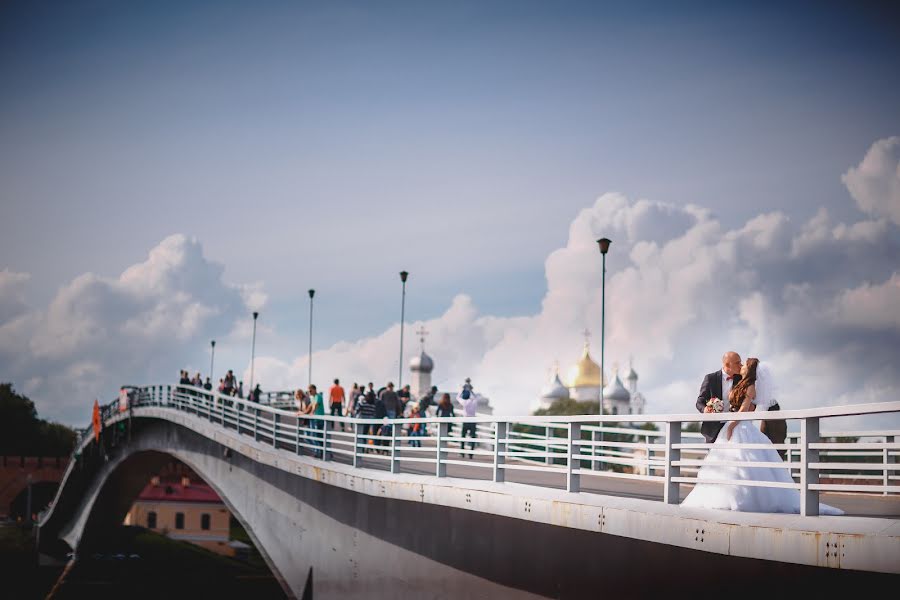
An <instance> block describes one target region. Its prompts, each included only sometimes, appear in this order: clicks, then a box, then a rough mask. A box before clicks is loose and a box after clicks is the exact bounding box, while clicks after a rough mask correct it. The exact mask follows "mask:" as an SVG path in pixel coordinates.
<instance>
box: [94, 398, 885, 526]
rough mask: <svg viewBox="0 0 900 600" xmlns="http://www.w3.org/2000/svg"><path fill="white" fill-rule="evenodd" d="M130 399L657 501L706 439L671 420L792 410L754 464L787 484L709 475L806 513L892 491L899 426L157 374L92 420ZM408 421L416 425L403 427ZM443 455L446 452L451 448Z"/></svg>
mask: <svg viewBox="0 0 900 600" xmlns="http://www.w3.org/2000/svg"><path fill="white" fill-rule="evenodd" d="M142 406H159V407H166V408H171V409H173V410H177V411H182V412H187V413H190V414H193V415H196V416H198V417H200V418H203V419H206V420H208V421H210V422H213V423H218V424H220V425H221V426H222V427H225V428H228V429H232V430H235V431H237V432H238V433H240V434H244V435H248V436H251V437H252V438H253V439H254V440H256V441H259V442H262V443H265V444H269V445H272V446H274V447H276V448H279V449H283V450H287V451H291V452H294V453H296V454H311V455H313V456H315V457H318V458H321V459H322V460H326V461H329V460H339V461H341V462H345V463H347V464H352V465H353V466H354V467H361V466H363V463H365V466H367V467H378V465H379V464H380V465H382V468H386V469H387V470H389V471H390V472H392V473H397V472H399V471H400V468H401V464H407V465H409V464H413V463H420V464H424V465H428V467H426V468H427V469H428V470H429V472H432V473H434V475H435V476H436V477H446V476H447V467H448V465H465V466H469V467H473V468H474V469H476V470H477V471H478V472H480V473H482V476H481V477H480V478H482V479H487V478H489V479H492V480H493V481H496V482H502V481H504V480H505V478H506V474H507V473H509V472H513V471H533V472H540V473H547V474H550V475H546V476H544V479H543V480H541V481H542V483H538V484H537V485H552V484H553V482H552V481H549V482H548V481H547V479H546V478H548V477H549V478H551V479H552V478H554V477H555V478H557V481H562V479H563V478H564V480H565V487H566V490H568V491H569V492H579V491H581V488H582V482H583V481H593V482H595V483H596V481H597V480H601V479H604V478H605V479H607V480H608V479H613V478H619V479H623V480H632V481H651V482H657V483H660V484H661V485H662V490H663V499H664V501H665V502H667V503H669V504H678V503H679V502H680V490H679V487H680V485H681V484H691V483H694V482H695V477H694V475H695V474H696V471H697V469H698V467H699V465H700V463H701V462H702V459H703V457H704V456H705V454H706V452H707V451H708V449H709V445H708V444H706V443H705V442H704V441H703V438H702V436H700V434H698V433H689V432H685V431H682V428H683V426H685V425H687V424H690V423H700V422H703V421H710V420H712V421H722V420H726V421H730V420H768V419H787V420H797V421H799V422H800V433H799V434H791V435H789V436H788V439H787V440H786V441H785V443H784V444H776V445H774V448H775V449H776V450H780V451H784V452H785V455H786V460H785V461H784V462H782V463H766V464H765V466H773V467H775V466H777V467H782V468H784V469H787V470H788V472H790V473H791V475H792V476H793V478H794V483H793V484H786V483H775V482H756V481H747V480H741V481H730V480H729V481H722V482H718V483H721V484H723V485H756V486H767V487H788V488H792V489H796V490H798V491H799V492H800V495H801V502H800V506H801V514H803V515H816V514H818V509H819V493H820V492H855V493H877V494H889V493H898V492H900V483H898V481H900V473H898V471H900V461H898V460H897V458H898V456H900V442H898V439H897V436H898V435H900V430H877V431H874V430H873V431H843V432H841V431H835V432H823V431H822V430H821V428H820V423H821V421H822V420H823V419H828V418H836V417H847V416H855V415H874V414H890V413H898V412H900V402H883V403H876V404H858V405H852V406H838V407H828V408H816V409H805V410H783V411H777V412H768V411H767V412H760V413H727V414H701V413H697V414H690V415H604V416H599V415H579V416H568V417H559V416H545V417H530V416H523V417H511V416H491V417H474V418H466V417H455V418H437V417H431V418H419V419H378V420H376V419H356V418H351V417H331V416H315V415H298V414H297V413H296V412H295V411H290V410H282V409H278V408H273V407H271V406H267V405H265V404H257V403H254V402H251V401H249V400H244V399H239V398H235V397H232V396H224V395H222V394H219V393H216V392H208V391H206V390H203V389H201V388H195V387H193V386H183V385H158V386H148V387H143V388H136V389H135V390H134V393H133V394H132V395H131V400H130V405H129V406H128V408H125V406H124V405H122V404H120V401H118V400H117V401H115V402H114V403H112V404H110V405H107V406H104V407H103V413H102V415H103V419H104V420H105V419H107V418H109V417H111V416H113V415H114V414H116V413H119V412H120V411H121V410H128V409H130V408H136V407H142ZM623 418H625V419H628V420H629V421H631V422H632V423H634V422H638V423H643V424H644V427H642V428H637V427H633V426H632V427H621V426H619V425H618V423H619V422H620V421H621V420H622V419H623ZM465 423H471V424H474V426H475V430H476V435H477V437H476V438H475V439H473V438H472V437H462V433H463V432H462V431H461V430H462V428H463V424H465ZM414 425H418V426H419V427H418V430H419V431H413V430H414V429H415V427H413V426H414ZM469 427H470V428H471V425H470V426H469ZM87 431H89V430H86V432H85V433H87ZM469 433H471V432H469ZM473 445H474V446H475V447H474V448H473V447H472V446H473ZM463 446H467V447H463ZM733 447H734V448H740V449H746V448H754V447H759V445H754V444H734V445H733ZM453 454H457V455H458V458H452V455H453ZM465 456H469V457H470V458H469V459H468V460H467V459H465V458H464V457H465ZM734 464H735V465H736V466H747V467H751V466H760V463H746V462H744V463H741V462H735V463H734ZM420 468H421V467H420ZM454 476H456V474H454ZM461 476H463V477H465V476H468V475H465V474H463V475H461ZM601 483H602V482H601ZM585 487H589V486H585Z"/></svg>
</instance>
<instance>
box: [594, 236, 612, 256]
mask: <svg viewBox="0 0 900 600" xmlns="http://www.w3.org/2000/svg"><path fill="white" fill-rule="evenodd" d="M611 243H612V240H610V239H608V238H600V239H599V240H597V245H598V246H600V254H606V253H607V252H609V245H610V244H611Z"/></svg>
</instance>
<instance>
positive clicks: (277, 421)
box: [272, 413, 281, 450]
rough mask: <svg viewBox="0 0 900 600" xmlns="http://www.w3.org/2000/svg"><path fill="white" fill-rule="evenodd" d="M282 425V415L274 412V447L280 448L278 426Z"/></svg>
mask: <svg viewBox="0 0 900 600" xmlns="http://www.w3.org/2000/svg"><path fill="white" fill-rule="evenodd" d="M279 425H281V415H279V414H278V413H273V414H272V447H273V448H275V449H276V450H277V449H278V426H279Z"/></svg>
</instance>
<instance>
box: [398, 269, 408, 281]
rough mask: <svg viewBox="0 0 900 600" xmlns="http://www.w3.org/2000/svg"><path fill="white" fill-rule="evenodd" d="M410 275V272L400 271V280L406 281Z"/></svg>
mask: <svg viewBox="0 0 900 600" xmlns="http://www.w3.org/2000/svg"><path fill="white" fill-rule="evenodd" d="M407 277H409V273H407V272H406V271H400V281H402V282H403V283H406V278H407Z"/></svg>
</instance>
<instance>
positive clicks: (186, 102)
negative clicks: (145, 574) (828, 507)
mask: <svg viewBox="0 0 900 600" xmlns="http://www.w3.org/2000/svg"><path fill="white" fill-rule="evenodd" d="M897 17H898V14H897V10H896V9H892V8H890V7H889V5H888V4H887V3H885V4H879V3H856V4H854V5H852V6H849V5H840V4H836V3H821V2H815V3H812V2H810V3H782V4H779V5H777V6H776V5H772V6H768V7H762V8H760V7H758V6H755V5H754V4H750V3H748V4H745V5H740V4H735V3H721V4H718V5H713V6H710V5H708V3H678V4H677V5H676V4H673V3H649V2H641V3H627V4H618V3H617V4H614V5H611V4H606V3H594V2H587V3H575V2H561V3H546V2H472V3H466V2H454V3H413V2H410V3H399V2H397V3H378V5H377V6H376V5H373V4H371V3H363V2H322V3H297V2H270V3H265V4H264V5H263V4H262V3H250V2H215V3H205V2H171V3H167V2H128V3H123V2H101V1H97V2H68V3H65V4H64V5H58V4H54V3H39V2H7V3H4V5H3V7H2V8H0V80H2V81H3V82H4V88H5V89H6V90H7V93H4V94H2V95H0V202H2V207H3V213H4V218H3V219H2V222H0V257H2V262H0V269H3V268H6V269H9V270H11V271H14V272H18V273H27V274H29V276H30V278H29V279H28V281H27V284H25V292H24V293H25V296H26V302H27V304H28V305H29V306H31V307H33V308H34V309H35V310H42V307H47V306H48V305H49V304H50V303H51V301H52V300H53V299H54V297H56V296H57V294H58V292H59V290H60V288H61V287H63V286H66V285H68V284H69V283H70V282H71V281H72V280H73V279H74V278H76V277H78V276H79V275H81V274H83V273H86V272H91V273H95V274H97V275H98V276H102V277H110V278H115V277H118V276H119V274H120V273H122V272H123V271H124V270H125V269H127V268H128V267H129V266H131V265H135V264H138V263H140V262H141V261H143V260H146V257H147V253H148V252H149V251H150V249H152V248H154V247H156V246H157V245H158V244H159V243H160V242H161V240H163V239H165V238H167V237H168V236H170V235H172V234H185V235H186V236H188V237H189V238H196V239H197V240H199V242H200V244H201V245H202V248H203V252H204V254H205V256H207V257H208V258H209V259H210V260H212V261H214V262H217V263H220V264H221V265H224V275H223V278H224V281H226V282H229V283H233V284H248V283H258V284H260V285H261V287H262V289H264V291H265V294H266V296H267V297H268V301H267V303H266V304H265V306H264V308H263V314H264V318H265V320H266V323H267V324H268V326H269V327H271V328H272V332H273V334H274V333H276V332H277V334H278V336H277V342H275V341H274V338H275V336H274V335H273V336H272V338H273V345H272V347H271V351H272V353H273V354H275V355H278V356H281V357H282V359H284V360H289V359H291V358H292V357H293V356H294V355H295V354H297V353H298V352H300V351H301V350H302V349H304V348H305V339H306V338H305V335H306V302H307V299H306V290H307V289H308V288H310V287H314V288H316V289H317V290H319V295H318V297H317V300H318V301H319V303H318V304H317V311H318V312H317V315H318V318H317V326H316V334H317V335H316V338H315V346H316V348H318V349H325V348H328V347H330V346H331V345H333V344H334V343H336V342H339V341H341V340H357V339H361V338H364V337H367V336H377V335H379V334H380V333H381V332H383V331H384V330H385V329H387V328H389V327H390V326H391V325H392V324H393V323H395V322H396V321H397V319H398V316H399V315H398V314H397V313H398V307H397V304H398V302H397V301H398V295H399V281H398V279H397V272H398V271H399V270H401V269H407V270H409V271H410V272H411V273H412V275H411V278H410V287H409V297H408V304H407V307H408V312H407V315H408V316H410V318H412V319H432V318H437V317H439V316H440V315H441V314H443V313H444V311H446V310H447V308H448V306H449V305H450V303H451V300H452V298H453V297H454V296H456V295H457V294H459V293H464V294H467V295H468V296H470V297H471V299H472V300H473V302H474V303H475V305H477V307H478V309H479V310H480V311H481V312H482V313H483V314H486V315H496V316H502V317H511V316H525V315H532V314H535V313H536V312H538V311H539V310H541V305H542V301H543V300H544V298H545V294H546V292H547V281H546V272H545V264H544V263H545V260H546V259H547V257H548V255H550V254H551V253H552V252H553V251H554V250H555V249H557V248H560V247H562V246H565V245H566V243H567V240H568V239H569V238H568V234H569V227H570V225H571V224H572V222H573V220H574V219H575V218H576V217H577V215H579V212H580V211H581V210H582V209H584V208H586V207H590V206H592V205H593V204H594V201H595V200H596V199H597V198H598V197H599V196H601V195H602V194H604V193H606V192H610V191H617V192H621V193H623V194H625V195H627V196H628V197H629V198H631V199H639V198H648V199H650V200H652V201H654V202H662V203H667V204H670V205H672V206H676V207H684V206H687V205H689V204H695V205H699V206H702V207H705V208H707V209H708V210H710V211H711V212H712V214H714V215H715V216H716V217H717V219H718V220H719V222H720V223H721V224H722V226H723V227H725V228H739V227H741V226H742V225H743V224H744V223H745V222H747V221H749V220H750V219H752V218H754V217H755V216H756V215H759V214H762V213H766V212H770V211H775V210H779V211H782V212H783V213H784V214H786V215H787V216H788V217H790V218H793V219H794V220H795V221H797V222H802V221H804V220H806V219H808V218H810V217H811V216H812V215H813V214H815V213H816V211H817V210H818V209H819V208H821V207H826V208H827V209H828V211H829V213H830V214H831V215H832V217H833V218H834V219H836V220H839V221H851V220H853V219H856V218H858V215H859V210H858V208H857V207H856V206H854V204H853V202H852V201H851V200H849V197H848V192H847V189H846V187H845V185H844V183H842V181H841V175H842V174H843V173H844V172H846V171H847V169H848V168H850V167H852V166H854V165H856V164H858V163H859V162H860V160H861V159H862V157H863V156H864V155H865V153H866V151H867V150H868V149H869V148H870V146H872V144H873V143H874V142H876V140H879V139H882V138H886V137H888V136H891V135H896V134H897V133H898V132H900V110H897V107H898V106H900V69H898V66H900V65H898V62H900V60H898V57H900V35H898V33H900V32H898V26H897V23H898V22H900V19H898V18H897ZM895 233H896V232H894V234H895ZM615 248H616V246H615V245H614V249H615ZM624 264H625V261H624V260H616V258H615V256H614V255H613V256H611V257H610V271H611V272H613V273H614V272H616V270H617V269H620V268H622V267H623V266H624ZM884 275H885V276H886V275H887V273H885V274H884ZM211 333H212V334H213V335H221V336H223V337H224V336H225V335H227V333H228V332H227V331H223V332H221V334H216V333H215V332H211ZM207 337H208V336H207ZM206 343H207V341H205V340H203V339H200V338H199V337H198V339H197V340H196V346H198V347H204V348H205V345H206ZM223 352H226V350H224V349H223ZM235 356H237V354H236V355H235ZM235 360H236V359H235ZM197 362H198V364H202V360H198V361H197ZM0 366H2V365H0ZM9 372H14V370H13V369H10V370H9ZM2 374H3V373H2V369H0V376H2ZM20 385H21V384H20Z"/></svg>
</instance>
